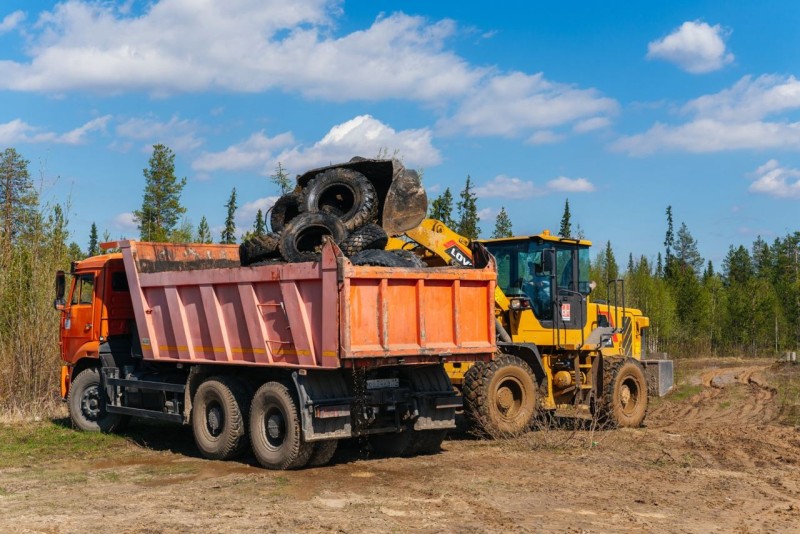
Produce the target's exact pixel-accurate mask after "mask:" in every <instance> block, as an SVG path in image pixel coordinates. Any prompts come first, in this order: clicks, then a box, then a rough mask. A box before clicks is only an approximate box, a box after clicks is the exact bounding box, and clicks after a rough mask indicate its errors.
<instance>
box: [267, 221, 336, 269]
mask: <svg viewBox="0 0 800 534" xmlns="http://www.w3.org/2000/svg"><path fill="white" fill-rule="evenodd" d="M325 236H330V237H332V238H333V241H334V242H335V243H341V242H342V241H343V240H344V238H345V237H347V230H345V228H344V225H343V224H342V221H340V220H339V219H337V218H336V217H334V216H333V215H328V214H327V213H322V212H316V213H301V214H300V215H298V216H297V217H295V218H294V219H292V221H291V222H290V223H289V224H287V225H286V227H285V228H284V229H283V232H282V233H281V240H280V244H279V248H280V251H281V256H283V258H284V259H285V260H286V261H289V262H303V261H319V258H320V251H321V249H322V243H323V239H322V238H323V237H325Z"/></svg>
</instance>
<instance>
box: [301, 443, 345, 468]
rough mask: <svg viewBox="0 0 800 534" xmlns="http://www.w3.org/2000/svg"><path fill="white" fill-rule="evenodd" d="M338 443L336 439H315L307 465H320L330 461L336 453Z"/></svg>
mask: <svg viewBox="0 0 800 534" xmlns="http://www.w3.org/2000/svg"><path fill="white" fill-rule="evenodd" d="M338 445H339V440H338V439H328V440H325V441H317V442H315V443H314V452H312V453H311V458H309V459H308V464H306V465H307V467H320V466H323V465H326V464H327V463H328V462H330V461H331V458H333V455H334V454H336V447H337V446H338Z"/></svg>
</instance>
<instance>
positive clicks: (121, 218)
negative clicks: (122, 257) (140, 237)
mask: <svg viewBox="0 0 800 534" xmlns="http://www.w3.org/2000/svg"><path fill="white" fill-rule="evenodd" d="M112 225H113V226H114V229H115V230H117V231H118V232H121V233H122V235H131V236H134V235H136V233H137V232H138V231H139V228H138V226H137V224H136V221H135V220H134V216H133V213H130V212H125V213H120V214H119V215H117V216H116V217H114V220H113V221H112Z"/></svg>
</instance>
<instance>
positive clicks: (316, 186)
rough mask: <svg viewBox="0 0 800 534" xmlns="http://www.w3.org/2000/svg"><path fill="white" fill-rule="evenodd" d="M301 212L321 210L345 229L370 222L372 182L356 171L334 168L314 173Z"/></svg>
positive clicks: (373, 194)
mask: <svg viewBox="0 0 800 534" xmlns="http://www.w3.org/2000/svg"><path fill="white" fill-rule="evenodd" d="M302 195H303V196H302V198H301V200H300V211H301V212H312V213H313V212H322V213H328V214H331V215H334V216H336V217H338V218H339V219H340V220H341V221H342V222H343V223H344V226H345V229H347V230H348V231H352V230H355V229H356V228H358V227H360V226H363V225H364V224H366V223H370V222H374V221H375V219H376V216H377V214H378V195H377V193H376V192H375V186H373V185H372V183H371V182H370V181H369V180H368V179H367V178H366V176H364V175H363V174H361V173H360V172H356V171H353V170H350V169H343V168H334V169H328V170H326V171H325V172H322V173H320V174H318V175H317V176H316V177H315V178H314V179H312V180H311V181H310V182H308V184H307V185H306V187H305V189H304V190H303V193H302Z"/></svg>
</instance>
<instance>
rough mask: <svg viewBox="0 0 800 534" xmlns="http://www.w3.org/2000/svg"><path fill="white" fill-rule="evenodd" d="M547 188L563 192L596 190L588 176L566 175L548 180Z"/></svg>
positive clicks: (589, 191)
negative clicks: (572, 176) (571, 176)
mask: <svg viewBox="0 0 800 534" xmlns="http://www.w3.org/2000/svg"><path fill="white" fill-rule="evenodd" d="M547 189H548V190H549V191H557V192H563V193H591V192H592V191H594V190H595V188H594V185H592V183H591V182H589V180H587V179H586V178H567V177H566V176H559V177H558V178H555V179H554V180H550V181H549V182H547Z"/></svg>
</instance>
